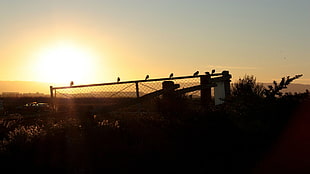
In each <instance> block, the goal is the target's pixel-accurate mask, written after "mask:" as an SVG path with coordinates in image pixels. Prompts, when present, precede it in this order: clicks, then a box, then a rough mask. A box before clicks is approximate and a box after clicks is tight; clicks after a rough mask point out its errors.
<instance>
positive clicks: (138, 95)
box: [136, 82, 140, 98]
mask: <svg viewBox="0 0 310 174" xmlns="http://www.w3.org/2000/svg"><path fill="white" fill-rule="evenodd" d="M136 95H137V98H139V97H140V94H139V83H138V82H136Z"/></svg>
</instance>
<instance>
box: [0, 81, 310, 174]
mask: <svg viewBox="0 0 310 174" xmlns="http://www.w3.org/2000/svg"><path fill="white" fill-rule="evenodd" d="M299 77H301V75H296V76H295V77H293V78H290V77H286V78H283V79H282V80H281V82H280V83H279V84H278V83H277V82H274V85H273V86H269V87H268V88H264V87H263V86H262V84H259V83H257V82H256V79H255V78H254V77H253V76H245V77H244V78H242V79H239V81H238V82H236V83H233V84H232V92H231V96H230V97H228V98H227V99H226V101H225V103H224V104H222V105H218V106H210V107H208V108H207V109H206V107H203V106H200V105H199V101H196V100H195V99H191V100H189V99H188V98H186V96H174V97H171V98H170V99H169V100H167V99H163V98H155V99H153V100H152V101H148V102H147V103H141V104H137V105H136V106H132V107H128V108H123V109H118V110H114V111H112V112H111V111H109V112H107V111H105V110H95V109H94V108H93V107H92V106H87V107H86V106H85V107H82V106H81V105H76V106H75V107H73V108H71V109H70V110H69V111H67V112H58V113H52V112H45V113H36V114H35V117H27V116H24V117H21V118H17V119H16V118H15V119H12V120H10V119H5V118H3V119H1V122H0V155H1V156H0V157H1V158H0V164H1V170H7V171H8V172H13V173H14V172H28V171H29V172H31V173H33V172H34V173H251V172H253V171H254V170H255V167H256V166H257V164H258V163H259V162H260V161H261V160H262V159H263V158H264V157H265V155H266V154H267V153H268V152H269V151H270V149H271V148H272V147H273V145H274V144H275V143H276V142H277V140H278V137H279V136H281V134H282V132H283V131H284V130H285V128H286V126H287V125H288V124H289V122H290V120H292V119H293V118H294V117H296V113H297V111H298V110H299V108H300V106H302V105H303V104H304V103H306V104H309V92H308V91H305V92H304V93H298V94H297V93H296V94H290V93H286V94H282V93H281V89H283V88H286V87H288V85H289V83H291V82H292V81H293V80H295V79H297V78H299ZM27 102H28V101H27ZM308 111H309V110H308Z"/></svg>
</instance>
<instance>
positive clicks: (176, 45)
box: [0, 0, 310, 85]
mask: <svg viewBox="0 0 310 174" xmlns="http://www.w3.org/2000/svg"><path fill="white" fill-rule="evenodd" d="M176 2H177V3H176ZM309 8H310V1H307V0H298V1H282V0H274V1H268V2H267V1H255V2H254V1H251V2H249V1H246V0H236V1H230V0H226V1H195V2H194V3H193V2H192V1H173V0H158V1H136V0H133V1H106V0H102V1H98V0H89V1H61V0H53V1H38V0H28V1H22V0H16V1H0V16H1V17H0V21H1V28H0V36H1V39H0V59H1V62H0V81H7V80H9V81H44V82H49V83H51V85H53V84H55V83H65V84H69V82H70V81H75V82H76V84H84V83H103V82H111V81H116V78H117V77H120V78H121V79H122V80H139V79H143V78H144V77H145V75H146V74H149V75H150V78H160V77H168V76H169V74H170V73H172V72H173V73H174V75H175V76H182V75H191V74H193V72H195V71H197V70H199V71H200V72H201V73H204V72H205V71H211V70H212V69H216V71H217V72H222V71H223V70H228V71H230V73H231V74H232V76H233V81H235V80H237V79H238V78H239V77H243V76H244V75H245V74H248V75H254V76H255V77H256V78H257V81H260V82H267V83H268V82H269V83H270V82H272V81H273V80H279V79H281V78H282V77H284V76H288V75H290V76H294V75H296V74H303V77H302V78H300V79H298V80H297V81H296V82H298V83H303V84H310V69H309V67H310V61H309V60H310V52H309V50H310V34H309V31H310V23H309V19H310V10H309Z"/></svg>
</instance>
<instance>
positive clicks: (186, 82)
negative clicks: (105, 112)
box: [51, 74, 230, 110]
mask: <svg viewBox="0 0 310 174" xmlns="http://www.w3.org/2000/svg"><path fill="white" fill-rule="evenodd" d="M217 75H222V74H217ZM211 76H212V75H209V76H208V77H209V78H210V79H211ZM206 77H207V76H206V75H197V76H183V77H173V78H159V79H149V80H136V81H120V82H113V83H102V84H90V85H78V86H66V87H52V86H51V97H52V99H53V100H52V101H53V105H54V107H55V108H56V110H59V109H64V108H70V107H73V106H74V107H83V106H90V107H104V108H109V107H110V108H111V107H112V106H119V105H121V104H123V105H124V104H136V103H137V101H138V100H137V99H143V98H146V96H148V97H150V96H151V97H153V98H155V97H161V96H162V93H161V92H162V90H163V82H165V81H171V82H173V83H174V84H176V85H178V88H177V89H175V90H176V91H178V90H179V92H181V93H182V94H183V96H184V97H185V98H188V99H190V100H200V98H201V95H202V94H201V91H202V88H200V87H201V86H202V78H206ZM220 78H222V77H220ZM220 78H214V79H218V80H221V79H220ZM229 78H230V77H229ZM208 84H210V85H211V84H212V80H211V81H209V82H208ZM214 86H216V85H215V84H213V86H209V87H208V88H209V89H210V88H211V87H214ZM187 89H189V90H187ZM211 89H212V88H211ZM212 91H213V90H212ZM208 93H211V94H210V95H213V92H211V91H210V92H208ZM148 99H149V98H148ZM139 101H141V100H139Z"/></svg>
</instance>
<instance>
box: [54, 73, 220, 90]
mask: <svg viewBox="0 0 310 174" xmlns="http://www.w3.org/2000/svg"><path fill="white" fill-rule="evenodd" d="M218 75H222V73H215V74H210V76H218ZM203 76H206V75H198V76H180V77H172V78H157V79H148V80H131V81H121V82H109V83H96V84H87V85H74V86H62V87H52V86H51V88H52V89H68V88H83V87H92V86H104V85H118V84H127V83H141V82H156V81H165V80H179V79H191V78H200V77H203Z"/></svg>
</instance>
